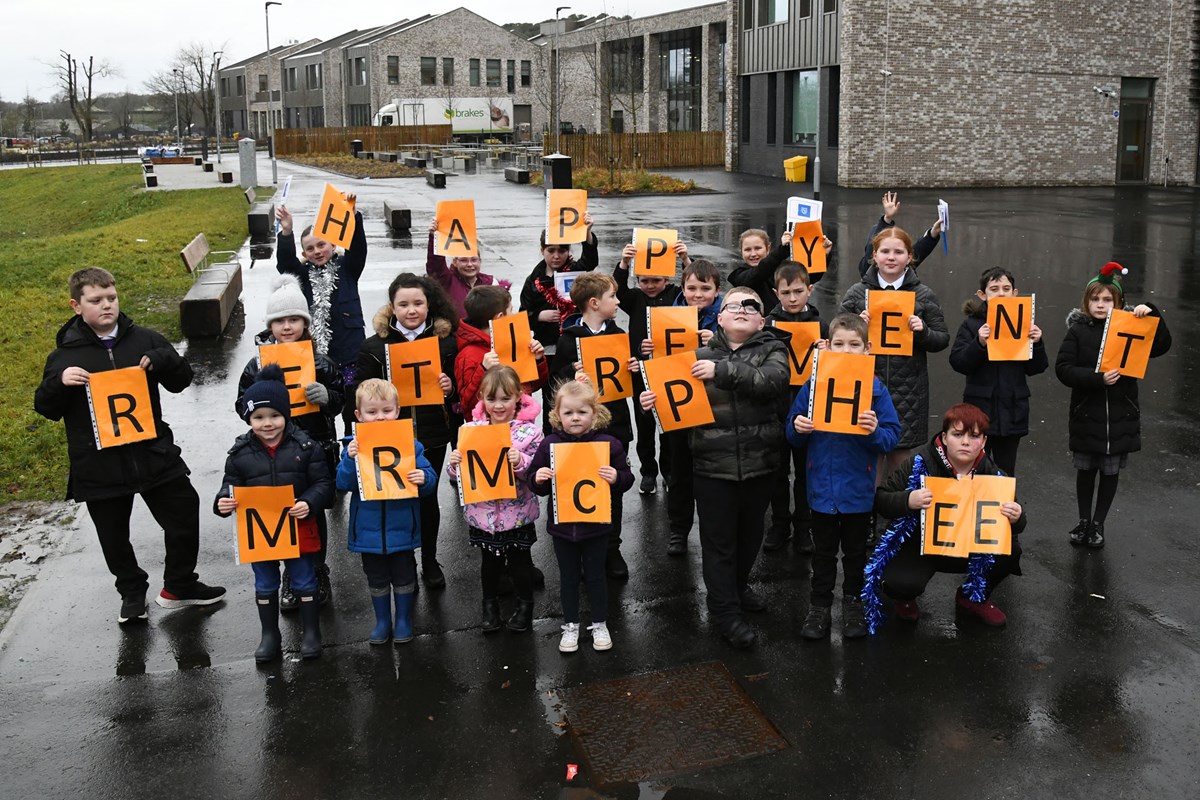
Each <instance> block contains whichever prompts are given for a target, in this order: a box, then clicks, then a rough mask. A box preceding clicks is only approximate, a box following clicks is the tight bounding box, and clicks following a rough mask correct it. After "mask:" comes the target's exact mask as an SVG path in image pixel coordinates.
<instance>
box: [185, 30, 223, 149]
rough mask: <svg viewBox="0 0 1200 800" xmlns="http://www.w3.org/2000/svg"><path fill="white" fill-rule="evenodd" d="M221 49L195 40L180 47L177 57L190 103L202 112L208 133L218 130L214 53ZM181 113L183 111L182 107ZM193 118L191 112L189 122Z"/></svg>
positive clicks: (202, 118) (201, 117)
mask: <svg viewBox="0 0 1200 800" xmlns="http://www.w3.org/2000/svg"><path fill="white" fill-rule="evenodd" d="M220 49H221V48H220V47H217V46H216V45H213V44H200V43H198V42H193V43H191V44H189V45H187V46H186V47H182V48H180V50H179V52H178V53H177V54H176V57H175V60H176V63H177V66H178V67H179V69H180V72H181V73H183V76H184V78H183V84H184V87H185V89H186V90H187V92H188V95H189V98H188V101H189V105H191V106H192V107H194V108H195V110H196V111H198V112H199V113H200V119H201V120H202V121H203V125H204V130H205V132H206V133H212V132H213V131H215V130H216V118H217V95H216V91H215V89H214V86H213V84H214V82H215V81H216V79H217V76H216V75H214V74H213V68H212V66H213V65H212V54H213V53H214V52H215V51H217V50H220ZM182 99H183V97H182V96H180V100H181V101H182ZM180 113H181V114H182V113H183V111H182V108H181V109H180ZM191 119H192V118H191V115H190V114H189V115H188V123H189V124H190V123H191Z"/></svg>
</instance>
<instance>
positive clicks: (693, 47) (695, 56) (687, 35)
mask: <svg viewBox="0 0 1200 800" xmlns="http://www.w3.org/2000/svg"><path fill="white" fill-rule="evenodd" d="M701 35H702V29H701V28H688V29H686V30H681V31H670V32H669V33H664V34H662V35H661V37H660V39H659V48H660V52H659V65H660V77H661V79H662V86H663V88H664V89H666V91H667V130H669V131H698V130H700V78H701V73H702V70H701V65H700V54H701V52H702V46H703V45H702V41H701Z"/></svg>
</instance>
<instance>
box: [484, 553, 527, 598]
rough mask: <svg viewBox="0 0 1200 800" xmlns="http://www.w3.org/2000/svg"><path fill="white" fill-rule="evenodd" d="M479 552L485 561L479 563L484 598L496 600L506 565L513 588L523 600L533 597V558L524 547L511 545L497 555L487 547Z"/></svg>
mask: <svg viewBox="0 0 1200 800" xmlns="http://www.w3.org/2000/svg"><path fill="white" fill-rule="evenodd" d="M479 552H480V553H481V554H482V555H483V561H482V562H481V563H480V565H479V582H480V583H481V584H482V585H483V598H484V599H485V600H494V599H496V596H497V595H498V594H499V593H500V576H501V575H502V574H503V573H504V567H505V565H507V566H508V574H509V575H510V576H511V577H512V582H513V589H514V590H515V591H516V593H517V597H519V598H520V599H522V600H532V599H533V558H532V557H531V556H530V554H529V551H528V550H526V549H525V548H523V547H510V548H508V549H507V550H505V551H504V552H503V553H501V554H499V555H497V554H496V553H493V552H492V551H491V550H488V549H487V548H486V547H481V548H480V549H479Z"/></svg>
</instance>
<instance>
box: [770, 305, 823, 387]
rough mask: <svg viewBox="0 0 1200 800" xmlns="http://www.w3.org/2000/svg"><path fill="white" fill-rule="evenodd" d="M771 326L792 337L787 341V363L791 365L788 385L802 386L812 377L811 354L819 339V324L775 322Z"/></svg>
mask: <svg viewBox="0 0 1200 800" xmlns="http://www.w3.org/2000/svg"><path fill="white" fill-rule="evenodd" d="M771 324H772V325H774V326H775V327H776V328H778V329H779V330H781V331H787V332H788V333H790V334H791V335H792V338H791V339H789V340H788V361H789V362H790V363H791V365H792V370H791V378H790V380H789V381H788V383H790V384H791V385H792V386H803V385H804V384H806V383H808V379H809V378H811V377H812V354H813V353H814V352H815V351H816V348H817V342H818V341H819V340H820V339H821V323H819V322H783V321H782V320H775V321H773V322H772V323H771Z"/></svg>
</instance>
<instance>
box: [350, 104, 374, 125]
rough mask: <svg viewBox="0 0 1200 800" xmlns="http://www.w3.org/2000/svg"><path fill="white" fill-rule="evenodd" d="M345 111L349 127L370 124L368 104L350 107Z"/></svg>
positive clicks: (369, 107)
mask: <svg viewBox="0 0 1200 800" xmlns="http://www.w3.org/2000/svg"><path fill="white" fill-rule="evenodd" d="M346 111H347V112H348V114H349V122H350V125H351V127H362V126H364V125H370V124H371V106H370V104H368V103H356V104H352V105H350V106H349V107H348V108H347V109H346Z"/></svg>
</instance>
